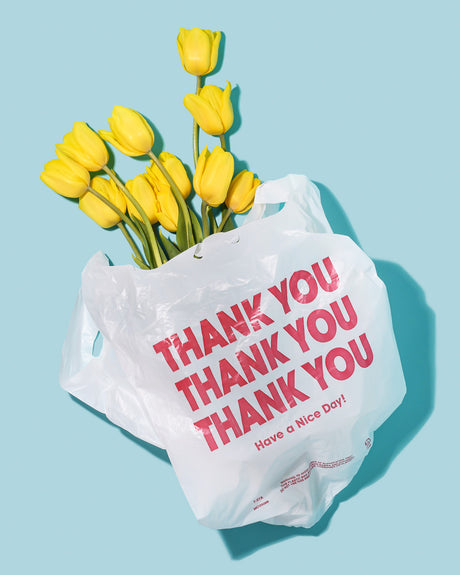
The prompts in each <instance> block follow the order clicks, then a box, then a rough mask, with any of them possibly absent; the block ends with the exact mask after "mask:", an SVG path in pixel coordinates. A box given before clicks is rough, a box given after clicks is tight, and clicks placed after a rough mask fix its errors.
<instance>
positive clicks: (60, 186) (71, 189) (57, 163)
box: [40, 157, 90, 198]
mask: <svg viewBox="0 0 460 575" xmlns="http://www.w3.org/2000/svg"><path fill="white" fill-rule="evenodd" d="M40 179H41V180H42V182H44V183H45V184H46V185H47V186H48V187H50V188H51V189H52V190H54V191H55V192H57V193H58V194H60V195H61V196H65V197H66V198H79V197H80V196H82V195H83V194H84V193H85V192H86V190H87V189H88V186H89V181H90V175H89V172H88V170H87V169H86V168H84V167H83V166H81V165H80V164H77V162H74V161H73V160H72V159H71V158H68V157H63V158H62V159H59V160H51V161H50V162H47V163H46V164H45V168H44V170H43V172H42V173H41V174H40Z"/></svg>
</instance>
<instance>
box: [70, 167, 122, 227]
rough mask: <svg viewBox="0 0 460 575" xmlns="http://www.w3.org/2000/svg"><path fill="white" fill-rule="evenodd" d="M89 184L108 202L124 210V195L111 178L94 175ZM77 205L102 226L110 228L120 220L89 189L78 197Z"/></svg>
mask: <svg viewBox="0 0 460 575" xmlns="http://www.w3.org/2000/svg"><path fill="white" fill-rule="evenodd" d="M90 186H91V188H93V189H94V190H96V192H99V193H100V194H101V195H102V196H104V197H105V198H107V199H108V200H109V202H111V203H112V204H114V205H115V206H116V207H117V208H118V209H119V210H120V211H122V212H123V213H125V212H126V199H125V196H124V195H123V193H122V192H121V191H120V190H119V189H118V188H117V186H116V185H115V184H114V183H113V182H112V180H106V179H105V178H102V177H100V176H96V177H95V178H93V179H92V180H91V184H90ZM78 207H79V208H80V210H82V211H83V212H85V214H86V215H87V216H89V217H90V218H91V219H92V220H94V221H95V222H96V224H99V225H100V226H101V227H102V228H111V227H112V226H115V225H116V224H118V223H119V222H120V221H121V218H120V216H118V215H117V214H116V213H115V212H114V211H113V210H112V209H111V208H109V206H107V205H105V204H104V202H102V201H101V200H100V199H99V198H97V197H96V196H94V195H93V194H92V193H91V192H90V191H88V192H86V194H84V195H83V196H82V197H81V198H80V200H79V202H78Z"/></svg>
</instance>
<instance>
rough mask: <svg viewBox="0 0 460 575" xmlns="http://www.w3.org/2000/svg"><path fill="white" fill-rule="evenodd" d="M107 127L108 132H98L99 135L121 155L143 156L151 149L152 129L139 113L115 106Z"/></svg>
mask: <svg viewBox="0 0 460 575" xmlns="http://www.w3.org/2000/svg"><path fill="white" fill-rule="evenodd" d="M109 126H110V131H107V130H99V135H100V136H101V138H102V139H103V140H106V141H107V142H110V143H111V144H113V145H114V146H115V148H117V150H120V152H122V153H123V154H126V155H127V156H143V155H144V154H147V153H148V152H150V150H151V149H152V146H153V141H154V135H153V131H152V128H151V127H150V126H149V125H148V123H147V121H146V120H145V118H144V117H143V116H141V114H139V112H136V111H135V110H131V108H125V107H124V106H115V107H114V108H113V112H112V116H111V117H110V118H109Z"/></svg>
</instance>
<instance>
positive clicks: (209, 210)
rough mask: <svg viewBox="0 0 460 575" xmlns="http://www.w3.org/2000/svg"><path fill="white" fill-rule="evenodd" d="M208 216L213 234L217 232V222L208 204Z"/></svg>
mask: <svg viewBox="0 0 460 575" xmlns="http://www.w3.org/2000/svg"><path fill="white" fill-rule="evenodd" d="M208 216H209V221H210V222H211V234H215V233H216V232H217V222H216V218H215V216H214V212H213V211H212V207H211V206H208Z"/></svg>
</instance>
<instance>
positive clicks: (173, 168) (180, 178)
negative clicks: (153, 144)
mask: <svg viewBox="0 0 460 575" xmlns="http://www.w3.org/2000/svg"><path fill="white" fill-rule="evenodd" d="M158 159H159V160H160V162H161V163H162V164H163V166H164V167H165V168H166V171H167V172H168V173H169V175H170V176H171V178H172V179H173V180H174V182H175V183H176V185H177V187H178V188H179V190H180V193H181V194H182V196H183V197H184V198H187V197H188V196H189V194H190V192H191V191H192V184H191V183H190V180H189V177H188V176H187V172H186V171H185V168H184V165H183V164H182V162H181V161H180V160H179V158H176V156H175V155H174V154H170V153H169V152H161V154H160V155H159V156H158ZM146 172H147V178H148V180H149V181H150V183H151V184H152V186H153V187H154V188H155V189H159V188H162V189H164V190H166V189H168V190H169V189H170V186H169V184H168V181H167V180H166V178H165V177H164V176H163V174H162V173H161V170H160V168H159V167H158V166H157V165H156V164H154V163H153V162H152V164H151V166H150V167H147V169H146Z"/></svg>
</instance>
